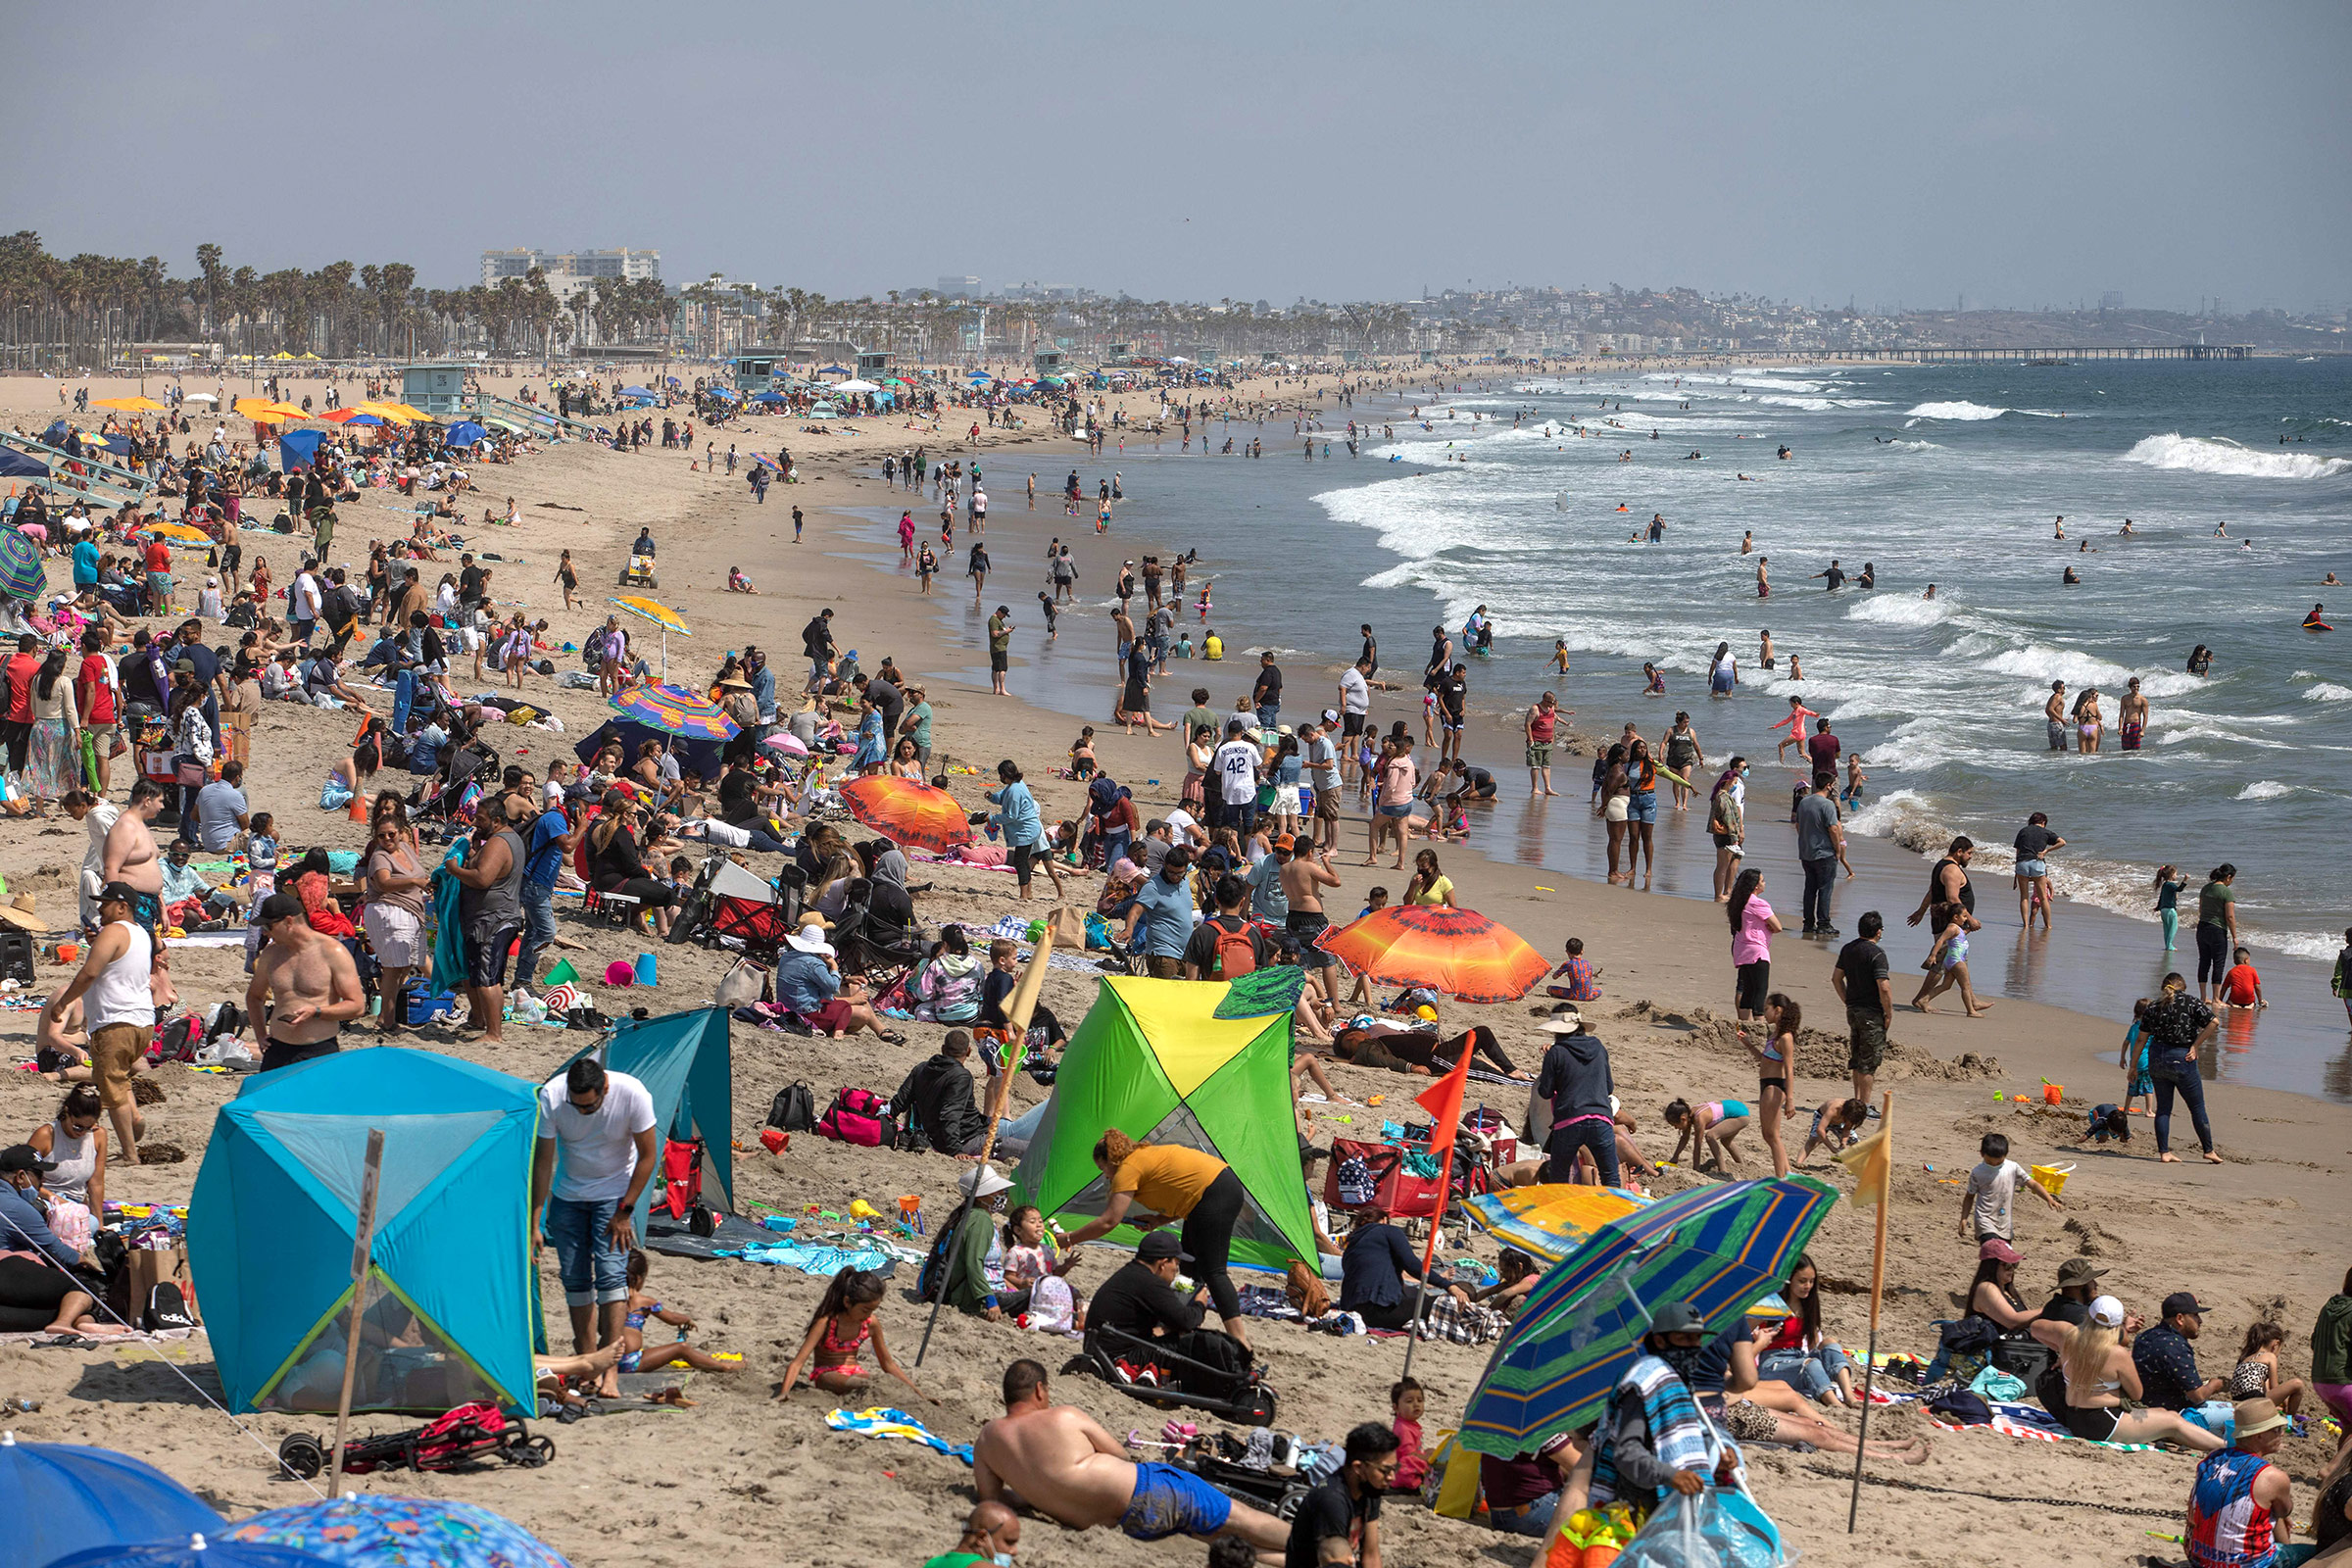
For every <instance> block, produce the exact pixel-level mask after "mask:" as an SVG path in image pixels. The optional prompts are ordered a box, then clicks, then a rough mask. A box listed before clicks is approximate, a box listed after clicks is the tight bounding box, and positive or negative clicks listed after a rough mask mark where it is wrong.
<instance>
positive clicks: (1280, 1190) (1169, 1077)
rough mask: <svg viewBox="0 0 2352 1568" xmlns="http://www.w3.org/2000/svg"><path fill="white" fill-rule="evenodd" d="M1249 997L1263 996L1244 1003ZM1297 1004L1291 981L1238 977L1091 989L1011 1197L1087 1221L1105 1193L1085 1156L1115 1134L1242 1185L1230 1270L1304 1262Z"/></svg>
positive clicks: (1136, 1237)
mask: <svg viewBox="0 0 2352 1568" xmlns="http://www.w3.org/2000/svg"><path fill="white" fill-rule="evenodd" d="M1262 972H1263V973H1265V974H1267V975H1268V976H1269V979H1271V978H1272V977H1277V976H1281V975H1282V974H1283V971H1281V970H1270V971H1262ZM1289 973H1290V974H1291V975H1293V976H1296V975H1297V974H1298V971H1297V970H1295V969H1294V970H1291V971H1289ZM1251 979H1255V977H1254V976H1252V977H1251ZM1261 994H1262V995H1263V996H1264V997H1265V998H1266V999H1267V1000H1265V1001H1263V1002H1262V1003H1253V1002H1252V1001H1251V999H1252V998H1253V997H1255V996H1258V995H1261ZM1297 1000H1298V989H1297V987H1296V986H1291V987H1288V988H1282V987H1279V986H1275V987H1268V986H1266V985H1252V984H1251V983H1250V980H1245V981H1242V982H1240V983H1239V984H1227V983H1226V982H1224V981H1212V980H1147V979H1141V978H1135V977H1128V976H1120V977H1114V978H1111V979H1106V980H1104V981H1103V986H1102V989H1101V990H1100V991H1099V992H1098V993H1097V994H1096V997H1095V1005H1093V1006H1092V1007H1090V1008H1088V1009H1087V1014H1086V1017H1085V1018H1084V1019H1083V1020H1082V1021H1081V1022H1080V1023H1079V1025H1078V1028H1077V1032H1076V1033H1074V1034H1073V1035H1071V1037H1070V1044H1069V1049H1068V1050H1067V1051H1065V1052H1064V1053H1063V1054H1062V1058H1061V1067H1060V1069H1059V1070H1058V1071H1057V1072H1056V1073H1055V1075H1054V1094H1053V1097H1052V1099H1050V1100H1049V1101H1048V1102H1047V1104H1046V1112H1045V1115H1044V1116H1043V1117H1042V1118H1040V1119H1039V1121H1038V1123H1037V1126H1036V1131H1035V1133H1034V1134H1033V1135H1032V1136H1031V1138H1030V1141H1029V1148H1028V1150H1027V1152H1025V1153H1024V1154H1023V1156H1022V1159H1021V1163H1020V1168H1019V1169H1018V1170H1017V1171H1016V1172H1015V1173H1014V1177H1013V1190H1014V1193H1015V1195H1016V1196H1017V1198H1018V1200H1019V1201H1022V1202H1030V1203H1035V1204H1037V1205H1038V1207H1040V1208H1042V1209H1044V1210H1045V1211H1046V1213H1047V1215H1048V1216H1049V1217H1051V1216H1054V1215H1076V1216H1078V1217H1079V1218H1081V1219H1093V1218H1095V1217H1096V1216H1098V1215H1100V1214H1101V1213H1102V1212H1103V1205H1104V1203H1105V1202H1107V1201H1108V1199H1109V1192H1110V1184H1109V1183H1108V1181H1107V1180H1105V1179H1104V1177H1103V1173H1102V1172H1101V1171H1099V1170H1097V1169H1096V1168H1095V1162H1094V1148H1095V1145H1096V1143H1097V1142H1099V1141H1100V1140H1101V1139H1102V1137H1103V1134H1104V1133H1105V1132H1108V1131H1110V1130H1112V1129H1114V1128H1115V1129H1116V1130H1118V1131H1120V1132H1123V1133H1125V1134H1126V1135H1127V1136H1128V1137H1130V1138H1132V1139H1134V1140H1135V1141H1136V1142H1138V1143H1149V1144H1182V1145H1184V1146H1185V1147H1187V1148H1190V1149H1199V1150H1202V1151H1205V1152H1208V1153H1211V1154H1214V1155H1216V1156H1217V1157H1218V1158H1219V1159H1221V1160H1223V1161H1224V1162H1225V1163H1226V1165H1227V1166H1229V1167H1230V1168H1231V1169H1232V1171H1233V1173H1234V1174H1235V1175H1236V1176H1238V1177H1240V1178H1241V1182H1242V1187H1243V1190H1244V1191H1245V1192H1246V1193H1247V1194H1248V1195H1249V1197H1248V1201H1247V1202H1245V1203H1244V1204H1243V1206H1242V1217H1241V1219H1240V1221H1239V1222H1238V1223H1237V1224H1236V1225H1235V1226H1234V1231H1233V1259H1234V1261H1235V1262H1237V1263H1250V1264H1255V1265H1257V1266H1259V1267H1261V1268H1272V1269H1282V1268H1286V1267H1288V1266H1289V1264H1290V1261H1291V1259H1293V1258H1296V1257H1304V1258H1311V1257H1313V1256H1314V1255H1315V1241H1314V1236H1315V1233H1314V1222H1313V1220H1312V1218H1311V1217H1310V1216H1309V1215H1308V1213H1307V1208H1306V1183H1305V1177H1304V1175H1303V1173H1302V1170H1301V1167H1300V1165H1299V1132H1298V1122H1297V1121H1296V1119H1295V1118H1294V1115H1293V1112H1292V1109H1291V1009H1292V1005H1293V1004H1294V1003H1295V1002H1296V1001H1297ZM1220 1013H1240V1014H1243V1015H1242V1016H1219V1014H1220ZM1111 1240H1113V1241H1117V1242H1123V1243H1125V1244H1126V1245H1128V1246H1130V1247H1132V1246H1134V1245H1135V1244H1136V1243H1137V1242H1138V1241H1140V1240H1142V1235H1141V1233H1140V1232H1138V1231H1136V1230H1134V1229H1132V1228H1131V1227H1127V1226H1121V1227H1120V1228H1119V1229H1117V1230H1115V1231H1113V1232H1111Z"/></svg>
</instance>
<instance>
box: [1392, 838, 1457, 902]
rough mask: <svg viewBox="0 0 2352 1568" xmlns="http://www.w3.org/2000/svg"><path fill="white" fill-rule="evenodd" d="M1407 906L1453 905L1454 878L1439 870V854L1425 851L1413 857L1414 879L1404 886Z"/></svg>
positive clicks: (1433, 851)
mask: <svg viewBox="0 0 2352 1568" xmlns="http://www.w3.org/2000/svg"><path fill="white" fill-rule="evenodd" d="M1404 902H1405V903H1407V904H1444V905H1451V904H1452V903H1453V878H1451V877H1449V876H1447V875H1446V873H1445V872H1443V871H1441V870H1439V869H1438V852H1437V851H1435V850H1423V851H1422V852H1421V853H1420V854H1418V855H1416V856H1414V857H1413V879H1412V880H1411V881H1410V882H1407V883H1406V884H1405V885H1404Z"/></svg>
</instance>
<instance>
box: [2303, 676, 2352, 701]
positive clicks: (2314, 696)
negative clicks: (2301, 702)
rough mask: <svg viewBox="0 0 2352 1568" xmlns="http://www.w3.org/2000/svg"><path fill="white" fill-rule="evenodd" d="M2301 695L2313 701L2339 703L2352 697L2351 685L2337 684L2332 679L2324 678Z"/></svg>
mask: <svg viewBox="0 0 2352 1568" xmlns="http://www.w3.org/2000/svg"><path fill="white" fill-rule="evenodd" d="M2303 695H2304V697H2306V698H2307V699H2309V700H2310V701H2312V702H2315V703H2340V702H2343V701H2344V700H2345V699H2347V698H2352V686H2338V685H2336V684H2335V683H2334V682H2333V681H2326V680H2324V681H2322V682H2320V683H2319V684H2318V685H2317V686H2313V687H2310V688H2309V689H2307V690H2306V691H2305V692H2304V693H2303Z"/></svg>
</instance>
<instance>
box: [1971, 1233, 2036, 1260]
mask: <svg viewBox="0 0 2352 1568" xmlns="http://www.w3.org/2000/svg"><path fill="white" fill-rule="evenodd" d="M1986 1258H1991V1259H1993V1260H1995V1261H1996V1262H2002V1263H2022V1262H2024V1261H2025V1260H2026V1259H2025V1254H2024V1253H2022V1252H2020V1251H2019V1250H2017V1249H2016V1248H2014V1247H2011V1246H2010V1245H2009V1244H2008V1243H2007V1242H2004V1241H2002V1240H2001V1239H2000V1238H1999V1237H1998V1236H1995V1237H1993V1238H1992V1239H1991V1240H1990V1241H1987V1242H1986V1243H1985V1245H1984V1246H1983V1247H1980V1248H1978V1249H1977V1261H1978V1262H1980V1263H1982V1262H1984V1261H1985V1259H1986Z"/></svg>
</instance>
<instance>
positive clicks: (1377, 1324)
mask: <svg viewBox="0 0 2352 1568" xmlns="http://www.w3.org/2000/svg"><path fill="white" fill-rule="evenodd" d="M1355 1315H1356V1316H1358V1317H1360V1318H1362V1319H1363V1320H1364V1327H1366V1328H1368V1329H1401V1328H1405V1327H1407V1326H1409V1325H1410V1324H1411V1323H1412V1321H1413V1299H1412V1298H1411V1297H1410V1296H1408V1297H1406V1298H1405V1299H1403V1300H1401V1301H1398V1302H1397V1303H1396V1304H1395V1305H1394V1306H1359V1307H1357V1308H1356V1309H1355Z"/></svg>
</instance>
